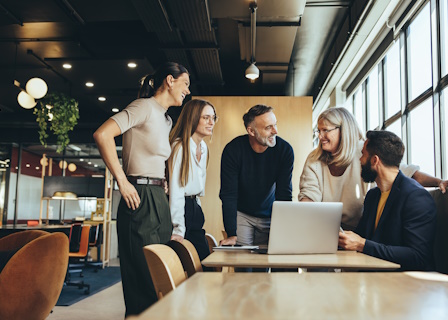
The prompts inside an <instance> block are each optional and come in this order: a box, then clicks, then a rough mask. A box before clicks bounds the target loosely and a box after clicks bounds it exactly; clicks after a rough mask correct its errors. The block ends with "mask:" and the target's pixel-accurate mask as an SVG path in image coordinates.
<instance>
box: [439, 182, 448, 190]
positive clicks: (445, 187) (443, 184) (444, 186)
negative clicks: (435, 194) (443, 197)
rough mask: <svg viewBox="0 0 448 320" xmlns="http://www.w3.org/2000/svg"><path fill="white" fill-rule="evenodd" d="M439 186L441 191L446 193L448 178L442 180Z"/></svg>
mask: <svg viewBox="0 0 448 320" xmlns="http://www.w3.org/2000/svg"><path fill="white" fill-rule="evenodd" d="M439 188H440V191H442V193H445V192H446V189H447V188H448V180H440V182H439Z"/></svg>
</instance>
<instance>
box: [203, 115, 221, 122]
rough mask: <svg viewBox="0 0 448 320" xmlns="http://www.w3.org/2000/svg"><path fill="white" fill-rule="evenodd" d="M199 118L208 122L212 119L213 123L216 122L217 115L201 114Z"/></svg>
mask: <svg viewBox="0 0 448 320" xmlns="http://www.w3.org/2000/svg"><path fill="white" fill-rule="evenodd" d="M201 118H202V119H203V120H205V122H210V120H212V121H213V122H214V123H216V122H218V119H219V118H218V116H201Z"/></svg>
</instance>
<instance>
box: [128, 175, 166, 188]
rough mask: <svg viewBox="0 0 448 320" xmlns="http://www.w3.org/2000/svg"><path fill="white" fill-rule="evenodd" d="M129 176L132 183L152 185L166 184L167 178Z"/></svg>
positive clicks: (160, 185) (161, 185) (162, 185)
mask: <svg viewBox="0 0 448 320" xmlns="http://www.w3.org/2000/svg"><path fill="white" fill-rule="evenodd" d="M127 178H128V180H129V182H130V183H132V184H138V185H151V186H159V187H164V186H165V179H160V178H149V177H135V176H128V177H127Z"/></svg>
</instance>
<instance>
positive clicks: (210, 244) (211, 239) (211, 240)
mask: <svg viewBox="0 0 448 320" xmlns="http://www.w3.org/2000/svg"><path fill="white" fill-rule="evenodd" d="M205 239H207V242H208V248H209V250H210V253H211V252H213V247H217V246H218V241H216V239H215V237H214V236H212V235H211V234H210V233H206V234H205Z"/></svg>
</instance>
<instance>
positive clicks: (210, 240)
mask: <svg viewBox="0 0 448 320" xmlns="http://www.w3.org/2000/svg"><path fill="white" fill-rule="evenodd" d="M205 239H207V242H208V248H209V250H210V253H212V252H213V247H217V246H218V241H216V239H215V237H214V236H212V235H211V234H210V233H206V234H205ZM213 270H214V271H217V272H221V271H222V267H214V268H213Z"/></svg>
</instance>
